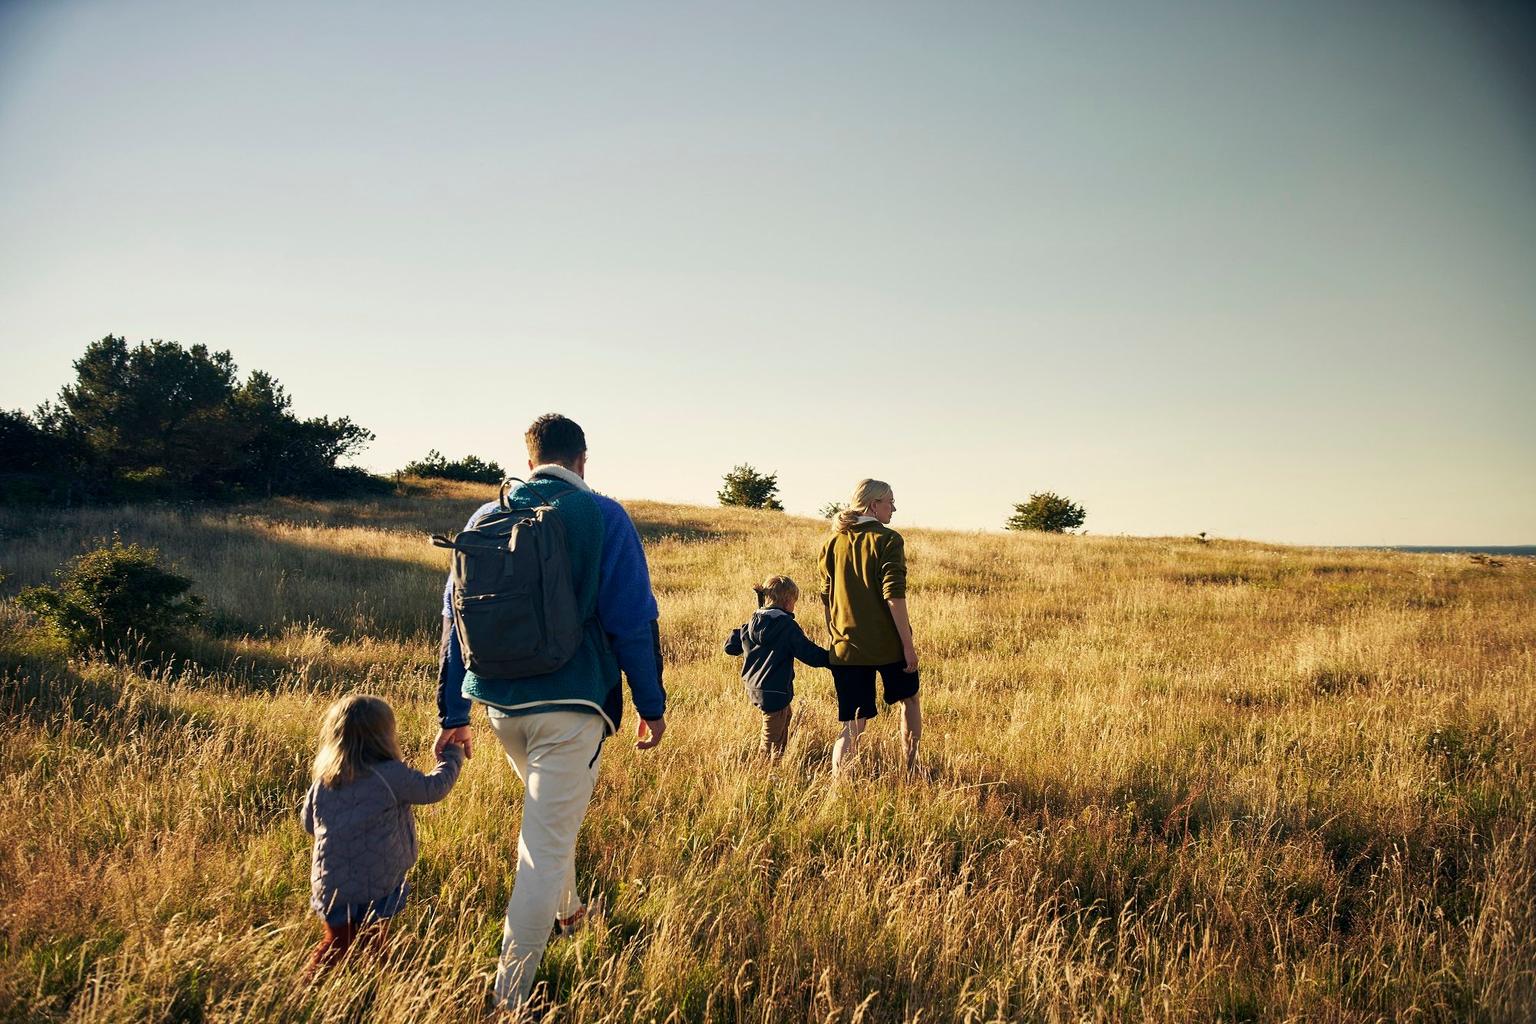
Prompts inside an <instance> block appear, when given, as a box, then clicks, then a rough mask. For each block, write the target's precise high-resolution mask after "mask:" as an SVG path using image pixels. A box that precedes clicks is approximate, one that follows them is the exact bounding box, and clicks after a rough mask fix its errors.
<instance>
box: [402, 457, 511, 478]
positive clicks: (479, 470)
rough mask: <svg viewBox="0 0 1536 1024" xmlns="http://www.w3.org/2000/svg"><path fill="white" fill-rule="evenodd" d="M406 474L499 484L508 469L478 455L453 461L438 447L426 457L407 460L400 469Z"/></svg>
mask: <svg viewBox="0 0 1536 1024" xmlns="http://www.w3.org/2000/svg"><path fill="white" fill-rule="evenodd" d="M400 472H401V473H403V474H404V475H406V476H425V477H435V478H436V479H439V480H463V481H465V482H466V483H472V484H499V483H501V482H502V481H503V480H505V479H506V476H507V474H506V471H505V470H503V469H502V468H501V466H500V465H499V464H497V463H495V462H490V461H485V460H482V459H481V458H480V456H478V455H466V456H464V457H463V458H462V459H457V460H455V461H453V462H449V461H448V457H447V456H445V455H444V454H443V453H442V452H440V451H438V450H437V449H436V448H433V449H431V450H430V451H428V452H427V454H426V457H425V458H421V459H417V460H416V461H415V462H407V463H406V464H405V468H404V469H402V470H401V471H400Z"/></svg>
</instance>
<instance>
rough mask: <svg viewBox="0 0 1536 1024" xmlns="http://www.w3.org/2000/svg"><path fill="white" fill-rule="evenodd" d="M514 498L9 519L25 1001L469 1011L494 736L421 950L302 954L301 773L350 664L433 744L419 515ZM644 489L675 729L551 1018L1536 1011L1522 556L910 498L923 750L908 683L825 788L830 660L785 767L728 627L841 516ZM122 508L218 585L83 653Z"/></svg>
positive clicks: (24, 1015)
mask: <svg viewBox="0 0 1536 1024" xmlns="http://www.w3.org/2000/svg"><path fill="white" fill-rule="evenodd" d="M487 493H488V490H487V489H481V488H476V487H473V486H469V485H453V486H438V487H435V488H432V489H426V488H422V489H419V490H418V491H416V492H415V493H414V494H413V495H412V496H409V497H401V498H394V499H389V500H381V501H378V502H374V503H368V504H315V503H300V502H274V503H271V504H266V505H262V506H260V507H254V508H250V509H244V510H236V511H203V510H193V511H177V510H172V509H122V510H88V511H79V512H69V513H66V514H62V515H58V514H53V515H46V516H41V515H38V516H29V515H23V514H18V513H3V514H0V530H3V533H0V569H3V570H4V571H5V572H6V573H8V574H9V578H8V579H7V580H6V581H5V583H4V584H3V593H4V595H5V597H6V600H5V601H4V602H0V630H3V632H0V668H3V670H4V681H3V691H0V693H3V701H0V712H3V714H4V730H5V742H4V745H3V754H0V780H3V786H4V801H3V803H0V834H3V835H4V836H5V842H4V843H3V844H0V961H3V965H0V1018H3V1019H6V1020H36V1021H55V1020H75V1021H105V1020H113V1021H117V1020H144V1021H151V1020H218V1021H272V1020H349V1021H359V1020H369V1021H384V1022H416V1021H461V1020H465V1019H471V1018H472V1017H473V1015H474V1011H475V1010H476V1008H477V1007H478V1006H479V1005H480V1002H481V999H482V996H483V992H484V987H485V977H484V974H485V972H486V971H488V970H489V969H490V968H491V967H492V965H493V963H494V958H495V954H496V951H497V949H498V945H499V938H500V927H501V925H500V908H501V906H502V904H503V902H504V901H505V899H506V896H507V892H508V888H509V885H510V881H511V869H512V866H513V863H514V860H515V843H516V831H517V816H516V812H515V808H516V806H517V803H516V796H517V790H518V783H517V781H516V779H515V777H514V776H513V774H512V772H511V770H510V768H509V767H508V766H507V765H506V764H505V762H504V761H503V759H502V758H501V757H500V754H499V750H498V749H497V747H496V745H495V743H494V740H493V738H492V737H491V735H490V733H489V731H488V730H486V729H484V728H483V727H482V728H481V729H480V731H479V732H478V734H477V740H478V743H479V746H478V748H477V749H478V753H477V756H476V757H475V758H474V760H473V761H472V762H471V763H470V764H469V766H468V768H467V770H466V772H465V776H464V779H463V781H462V782H461V783H460V786H459V788H458V789H457V790H456V791H455V792H454V794H453V795H452V796H451V797H450V798H449V799H448V800H447V801H446V802H445V803H443V804H440V805H437V806H436V807H433V808H428V809H424V810H422V811H421V812H420V813H419V814H418V816H417V820H418V824H419V827H420V833H421V844H422V859H421V862H420V863H419V865H418V866H417V868H416V871H415V873H414V874H413V876H412V881H413V885H414V889H415V895H414V898H413V901H412V903H411V905H410V907H409V909H408V910H407V911H406V912H405V913H404V914H403V916H402V917H401V918H399V919H398V921H397V928H396V930H395V932H394V935H393V939H392V946H391V954H390V958H389V959H388V960H387V961H386V962H385V963H384V964H382V965H381V966H379V967H377V968H375V969H372V970H363V971H352V972H347V973H341V974H337V975H335V976H333V977H332V978H331V980H329V981H327V982H326V983H325V985H324V986H322V987H321V988H319V989H317V990H314V991H306V990H304V989H302V988H301V987H300V986H299V985H298V984H297V976H298V973H299V969H300V965H301V961H302V958H303V957H304V955H305V954H306V952H307V949H308V947H309V946H310V945H311V943H312V942H313V941H314V940H315V938H316V937H317V928H318V925H317V923H316V922H315V921H314V919H313V918H312V916H311V915H310V914H309V912H308V910H307V908H306V902H307V895H308V858H309V847H308V842H307V837H306V836H305V835H304V834H303V832H302V830H301V829H300V828H299V826H298V823H297V820H296V817H295V813H294V808H295V806H296V804H297V801H298V799H299V797H300V796H301V794H302V792H303V790H304V788H305V786H306V775H307V761H308V759H309V757H310V755H311V742H312V731H313V728H314V725H315V723H316V721H317V718H318V716H319V714H320V712H321V710H322V709H323V708H324V706H325V705H326V704H327V703H328V702H329V701H330V700H331V699H333V698H334V697H335V696H336V695H337V694H339V693H341V692H343V691H346V690H350V689H354V688H366V689H368V690H372V691H375V692H378V693H381V694H383V695H385V696H387V697H388V698H389V699H390V701H391V702H392V703H393V704H394V706H395V708H396V710H397V712H398V713H399V715H400V718H401V724H402V729H403V734H404V738H405V739H406V742H407V747H408V750H409V752H410V753H411V754H412V756H413V757H414V758H415V759H416V761H417V763H418V764H422V765H424V764H425V762H426V758H427V751H428V746H429V743H430V740H431V738H432V736H433V735H434V732H435V721H434V708H433V699H432V698H433V690H434V679H435V661H434V659H435V649H436V639H437V629H438V602H439V599H440V598H439V594H440V589H441V584H442V577H443V571H444V567H445V565H446V562H445V559H444V556H443V553H442V552H439V551H437V550H434V549H432V548H431V547H429V546H428V545H427V543H426V542H425V540H424V536H423V535H424V532H425V531H427V530H429V529H432V530H440V529H443V528H445V527H457V526H459V525H460V524H462V522H463V520H464V518H465V516H466V515H467V514H468V512H469V511H470V510H471V509H472V508H473V507H474V506H475V504H476V503H477V502H478V501H480V500H483V499H484V497H485V496H486V494H487ZM630 507H631V510H632V512H633V513H634V515H635V518H636V520H637V522H638V523H639V525H640V528H641V531H642V533H643V535H644V537H645V540H646V545H647V550H648V552H649V555H650V558H651V564H652V569H653V572H654V575H655V580H656V588H657V592H658V594H659V597H660V600H661V608H662V633H663V642H664V645H665V649H666V650H665V654H666V659H667V663H668V666H669V667H668V675H667V685H668V688H669V690H670V691H671V694H672V713H671V714H670V715H669V723H670V726H671V728H670V729H669V730H668V733H667V737H666V742H665V744H664V745H663V746H662V747H661V748H660V749H659V750H658V751H655V752H652V753H649V754H645V755H641V754H638V753H636V752H635V751H634V750H633V749H631V748H630V745H629V744H628V743H624V742H614V743H610V744H609V745H608V746H607V748H606V750H605V752H604V766H603V773H602V778H601V780H600V782H599V786H598V791H597V795H596V797H595V799H594V805H593V809H592V812H591V814H590V815H589V817H588V820H587V824H586V826H585V828H584V830H583V833H582V838H581V843H580V847H579V850H578V866H579V870H580V874H581V877H582V879H583V880H584V882H587V883H590V884H591V885H592V886H593V887H595V890H596V892H597V893H598V894H600V895H601V897H602V898H603V899H605V900H606V903H607V912H606V914H605V915H604V916H603V917H602V918H601V919H600V920H599V922H598V924H597V925H596V927H594V928H592V929H589V930H588V931H587V932H585V933H584V934H583V935H582V936H580V937H579V938H577V939H572V940H561V941H558V942H555V943H553V944H552V945H551V947H550V954H549V956H548V958H547V959H546V961H545V973H546V975H547V976H548V977H549V978H550V979H551V980H552V981H553V983H554V984H555V986H556V988H557V990H558V992H559V995H560V997H561V998H562V1000H564V1001H565V1006H564V1008H563V1009H562V1011H561V1014H560V1016H559V1019H561V1020H569V1021H580V1022H597V1021H614V1022H617V1021H628V1020H657V1021H661V1020H666V1019H675V1020H686V1021H715V1020H722V1021H724V1020H729V1021H761V1022H770V1021H771V1022H779V1021H799V1020H814V1021H829V1022H830V1021H837V1022H840V1024H847V1022H850V1021H859V1020H862V1021H917V1020H921V1021H924V1022H938V1021H948V1020H956V1021H978V1022H979V1021H992V1020H1010V1021H1012V1020H1033V1021H1089V1020H1135V1021H1139V1020H1207V1019H1222V1020H1266V1021H1268V1020H1274V1021H1279V1020H1292V1021H1303V1020H1305V1021H1315V1020H1339V1021H1375V1020H1445V1021H1451V1020H1487V1021H1515V1020H1524V1019H1529V1018H1530V1016H1531V1014H1532V1012H1533V1011H1536V792H1533V769H1536V694H1533V688H1532V684H1533V681H1536V616H1533V614H1532V611H1533V599H1536V564H1533V562H1532V561H1530V560H1511V561H1510V562H1508V563H1506V564H1505V565H1503V566H1489V565H1486V564H1478V563H1474V562H1472V561H1470V560H1468V559H1467V558H1465V557H1461V556H1446V555H1409V554H1391V553H1381V552H1360V551H1352V552H1340V551H1326V550H1307V549H1297V548H1282V547H1274V546H1265V545H1258V544H1248V543H1228V542H1220V541H1217V542H1212V543H1210V544H1199V543H1195V542H1190V541H1184V540H1141V539H1136V540H1132V539H1114V538H1099V537H1083V538H1076V537H1046V536H981V535H967V534H959V533H939V532H929V531H922V530H910V531H904V532H905V533H906V536H907V538H908V557H909V562H910V564H911V567H912V591H911V594H910V598H911V605H912V614H913V620H914V626H915V630H916V634H917V637H918V645H919V652H920V654H921V656H922V658H923V665H924V701H925V705H924V706H925V711H926V714H927V731H926V736H925V739H924V746H923V753H922V760H923V763H924V765H925V767H926V769H927V771H926V777H925V778H923V779H920V780H917V781H912V782H904V781H903V780H902V778H901V773H900V772H899V771H897V770H896V768H897V764H898V758H899V751H898V750H897V749H896V741H895V722H894V720H893V719H892V718H890V716H886V718H885V719H884V720H882V721H880V722H877V723H875V724H874V726H872V729H871V733H870V735H871V736H872V738H873V739H874V740H875V743H874V744H873V746H872V747H871V749H870V751H869V754H870V755H871V756H869V757H868V759H867V760H866V762H865V763H864V764H863V765H862V766H861V768H860V770H859V773H858V774H857V775H856V777H855V778H853V779H852V780H850V781H849V782H847V783H844V784H843V785H841V786H836V787H834V786H833V785H831V784H830V782H829V779H828V756H829V749H830V744H831V741H832V738H833V734H834V731H835V722H834V719H835V717H836V715H835V706H834V703H833V701H832V699H831V685H830V680H829V677H828V676H827V674H826V673H825V672H815V671H804V672H803V674H802V676H801V684H800V690H801V693H802V696H801V698H800V701H799V708H800V713H801V718H800V719H799V724H798V726H797V731H796V733H795V736H794V738H793V740H792V742H791V747H790V754H789V757H788V758H787V760H786V762H785V763H784V764H783V765H781V766H780V767H779V768H777V769H775V770H774V771H772V772H770V771H767V770H766V769H765V768H764V766H763V765H762V764H761V763H760V762H759V761H757V760H756V759H755V757H754V756H753V749H754V745H755V739H756V736H755V729H756V722H757V719H756V714H757V713H756V712H755V711H753V710H752V709H751V708H750V707H749V706H748V705H747V703H746V700H745V698H744V697H743V695H742V693H741V691H740V685H739V682H738V680H737V678H736V675H735V666H734V664H733V662H732V661H731V660H730V659H728V658H726V657H725V656H724V655H722V654H721V653H719V647H720V644H721V642H722V640H723V639H724V636H725V633H726V632H727V631H728V630H729V628H730V627H731V626H732V625H734V624H736V623H738V622H739V621H741V620H742V619H743V618H745V616H746V615H747V613H748V611H749V610H750V607H751V603H752V602H751V597H752V595H751V592H750V590H749V589H748V588H749V586H750V585H751V584H752V583H753V582H754V581H756V580H758V579H760V578H761V577H762V576H764V575H765V574H767V573H769V572H771V571H787V572H789V573H791V574H792V575H794V576H795V577H796V578H798V579H799V580H800V581H801V583H802V585H807V584H813V581H814V569H813V556H814V553H815V551H816V548H817V545H818V543H819V541H820V539H821V537H822V536H823V533H824V530H825V524H823V523H820V522H818V521H812V520H800V519H791V518H786V517H784V516H782V515H775V514H771V513H751V512H733V511H723V510H706V509H698V508H685V507H674V506H664V505H657V504H650V503H645V502H635V503H633V504H632V505H631V506H630ZM896 525H897V527H898V528H900V526H901V524H900V523H899V522H898V523H897V524H896ZM114 532H116V533H119V534H120V535H121V536H122V538H123V539H124V540H125V541H140V542H145V543H149V544H153V545H155V546H158V547H160V548H161V549H162V551H163V553H164V555H165V556H166V558H167V559H168V560H170V561H171V562H173V563H175V564H176V566H177V567H178V568H179V569H180V571H182V572H184V573H186V574H188V575H190V576H192V577H193V578H194V579H196V580H197V590H198V592H199V593H201V594H202V595H203V596H204V597H205V598H206V600H207V602H208V605H209V607H210V609H211V610H212V612H213V614H212V615H211V616H210V619H209V622H208V630H207V634H206V635H205V636H202V637H200V638H199V640H198V641H197V649H196V651H195V652H194V654H195V662H188V663H176V664H172V665H168V666H162V667H159V668H155V669H144V670H136V669H134V668H132V667H130V666H127V665H124V664H108V663H102V662H93V661H88V660H87V661H79V660H76V661H70V660H68V659H66V658H65V656H64V654H63V652H62V650H61V649H60V647H59V645H58V644H57V643H56V642H55V641H52V640H51V639H49V638H48V637H47V636H46V635H44V634H43V633H41V632H40V631H39V630H38V629H37V628H36V627H35V626H34V624H32V623H30V622H29V621H28V620H27V619H26V618H25V616H23V615H22V613H21V612H20V611H19V609H17V608H16V607H15V605H14V604H13V603H12V602H11V601H10V598H11V597H13V596H14V594H15V593H16V590H17V589H18V588H19V587H20V586H22V585H25V584H28V583H35V582H42V581H44V580H46V579H47V578H48V576H49V574H50V573H51V572H52V570H53V569H54V568H55V567H56V566H58V565H59V564H60V563H61V562H62V561H64V560H65V559H66V558H67V557H68V556H70V555H72V554H74V553H76V552H78V551H80V550H82V549H83V548H84V547H87V546H90V545H92V544H94V543H95V542H96V541H98V540H100V539H101V538H107V537H110V536H111V535H112V534H113V533H114ZM813 608H814V605H813V603H811V602H807V605H806V607H805V609H804V610H803V611H802V614H801V616H800V618H801V620H802V622H803V623H804V624H805V625H806V627H807V630H808V631H809V632H810V633H811V635H812V636H813V637H816V638H820V637H822V636H823V631H822V629H821V626H820V623H819V622H818V621H817V620H816V615H815V614H814V611H813ZM626 726H628V727H629V728H632V727H633V715H631V716H630V718H629V719H627V720H626Z"/></svg>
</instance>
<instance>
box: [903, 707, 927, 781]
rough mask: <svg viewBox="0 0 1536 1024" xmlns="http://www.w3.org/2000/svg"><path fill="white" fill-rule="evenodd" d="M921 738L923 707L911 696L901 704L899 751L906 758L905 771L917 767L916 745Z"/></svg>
mask: <svg viewBox="0 0 1536 1024" xmlns="http://www.w3.org/2000/svg"><path fill="white" fill-rule="evenodd" d="M922 738H923V707H922V704H920V703H919V702H918V697H917V694H915V693H914V694H913V695H912V696H910V697H908V698H907V699H906V700H904V701H902V702H901V749H902V751H903V752H904V753H905V754H906V756H907V771H909V772H910V771H911V770H912V769H913V768H916V767H917V744H918V741H919V740H921V739H922Z"/></svg>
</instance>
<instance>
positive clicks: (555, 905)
mask: <svg viewBox="0 0 1536 1024" xmlns="http://www.w3.org/2000/svg"><path fill="white" fill-rule="evenodd" d="M490 721H491V729H492V731H494V732H495V733H496V738H497V739H498V740H500V741H501V745H502V748H503V749H505V750H506V752H507V760H508V761H511V762H512V768H513V770H514V771H516V772H517V776H518V778H520V779H522V780H523V828H522V832H521V833H520V834H519V835H518V837H517V878H516V880H515V881H514V882H513V883H512V898H511V899H509V900H507V919H506V923H505V925H504V926H503V928H502V933H501V961H500V963H499V964H498V965H497V968H496V1001H497V1002H498V1003H500V1004H501V1005H503V1006H507V1007H511V1008H516V1007H519V1006H522V1005H523V1003H525V1002H527V1001H528V995H529V993H530V992H532V991H533V978H534V974H535V972H537V971H538V969H539V961H541V960H543V959H544V947H545V946H546V945H548V943H549V933H550V930H551V929H552V928H553V927H554V923H555V918H556V917H557V916H558V917H569V916H570V915H571V914H573V913H575V912H576V909H577V908H578V907H580V906H581V901H580V900H579V899H578V898H577V896H576V834H577V833H578V832H579V831H581V822H582V819H583V818H585V817H586V816H587V804H588V803H590V802H591V799H592V787H593V785H594V784H595V783H596V781H597V767H598V757H597V755H598V751H599V750H600V749H601V745H602V741H603V735H604V722H603V718H602V716H601V715H593V714H586V713H583V712H580V711H545V712H541V713H539V714H533V715H517V716H514V717H506V718H503V717H499V716H495V715H493V716H491V720H490Z"/></svg>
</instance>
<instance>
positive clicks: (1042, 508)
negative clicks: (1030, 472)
mask: <svg viewBox="0 0 1536 1024" xmlns="http://www.w3.org/2000/svg"><path fill="white" fill-rule="evenodd" d="M1087 518H1088V513H1087V512H1085V511H1083V506H1081V505H1078V504H1076V503H1075V502H1073V501H1071V500H1069V499H1067V498H1063V497H1062V496H1061V495H1059V494H1054V493H1052V492H1051V491H1041V492H1040V493H1038V494H1031V495H1030V496H1029V500H1028V501H1026V502H1023V503H1021V504H1018V505H1015V506H1013V515H1011V516H1009V517H1008V521H1007V522H1006V523H1004V524H1003V525H1004V526H1006V527H1007V528H1008V529H1010V530H1039V531H1041V532H1043V533H1065V532H1066V531H1068V530H1073V529H1076V528H1077V527H1079V526H1082V525H1083V520H1085V519H1087Z"/></svg>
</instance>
